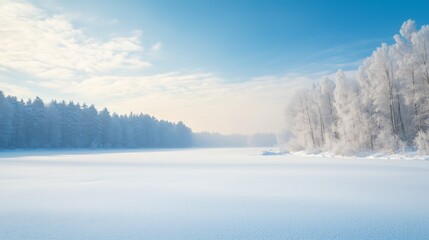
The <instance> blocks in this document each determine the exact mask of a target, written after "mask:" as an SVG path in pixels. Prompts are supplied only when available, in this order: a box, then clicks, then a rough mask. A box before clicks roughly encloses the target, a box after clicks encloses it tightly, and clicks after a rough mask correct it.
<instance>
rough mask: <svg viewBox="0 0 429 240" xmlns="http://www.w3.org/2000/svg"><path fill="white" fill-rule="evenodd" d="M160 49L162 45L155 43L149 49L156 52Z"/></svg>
mask: <svg viewBox="0 0 429 240" xmlns="http://www.w3.org/2000/svg"><path fill="white" fill-rule="evenodd" d="M161 48H162V43H161V42H157V43H155V44H154V45H152V47H151V48H150V49H151V50H152V51H154V52H156V51H159V50H161Z"/></svg>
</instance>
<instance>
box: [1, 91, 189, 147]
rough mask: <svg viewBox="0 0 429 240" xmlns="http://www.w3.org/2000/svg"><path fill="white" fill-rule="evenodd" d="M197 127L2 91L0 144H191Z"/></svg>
mask: <svg viewBox="0 0 429 240" xmlns="http://www.w3.org/2000/svg"><path fill="white" fill-rule="evenodd" d="M191 144H192V131H191V129H190V128H188V127H187V126H185V125H184V124H183V123H182V122H178V123H172V122H168V121H164V120H157V119H156V118H154V117H152V116H149V115H146V114H133V113H130V114H128V115H118V114H116V113H113V114H111V113H110V112H109V110H108V109H106V108H104V109H103V110H101V111H98V110H97V109H96V108H95V107H94V106H93V105H91V106H87V105H86V104H83V105H80V104H78V103H74V102H67V103H66V102H64V101H62V102H57V101H51V102H50V103H49V104H45V103H44V102H43V101H42V99H40V98H39V97H37V98H35V99H34V100H31V99H30V100H28V101H26V102H24V101H23V100H18V99H17V98H16V97H13V96H5V95H4V94H3V92H1V91H0V149H1V148H2V149H5V148H8V149H11V148H99V147H102V148H154V147H189V146H191Z"/></svg>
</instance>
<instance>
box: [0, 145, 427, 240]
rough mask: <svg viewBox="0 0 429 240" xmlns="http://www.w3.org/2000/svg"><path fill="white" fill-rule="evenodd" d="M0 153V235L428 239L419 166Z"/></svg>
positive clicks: (200, 152) (423, 170) (256, 155)
mask: <svg viewBox="0 0 429 240" xmlns="http://www.w3.org/2000/svg"><path fill="white" fill-rule="evenodd" d="M262 150H263V149H193V150H157V151H155V150H151V151H80V152H66V151H24V152H19V151H9V152H0V239H47V240H49V239H188V240H189V239H219V240H220V239H222V240H229V239H231V240H239V239H282V240H283V239H419V240H420V239H429V161H426V160H407V159H383V158H373V159H368V158H350V157H348V158H340V157H336V158H333V157H330V156H328V157H322V156H321V155H317V156H301V155H293V154H286V155H271V156H262V155H261V152H262Z"/></svg>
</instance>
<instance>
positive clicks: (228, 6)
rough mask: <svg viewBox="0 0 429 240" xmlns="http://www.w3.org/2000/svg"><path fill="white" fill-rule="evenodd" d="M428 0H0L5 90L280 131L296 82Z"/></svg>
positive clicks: (235, 129)
mask: <svg viewBox="0 0 429 240" xmlns="http://www.w3.org/2000/svg"><path fill="white" fill-rule="evenodd" d="M416 5H418V6H420V7H419V8H416V7H415V6H416ZM427 7H429V3H428V2H425V1H414V2H413V3H411V2H409V1H408V2H403V1H390V2H385V1H356V2H349V1H348V2H341V1H323V2H316V3H314V2H312V3H309V2H307V1H299V2H295V1H288V2H283V3H277V2H272V3H267V2H265V1H256V2H252V4H249V3H248V2H246V1H234V2H233V3H231V2H229V1H216V2H211V3H208V2H204V3H203V2H200V1H191V0H187V1H180V3H179V2H178V1H177V2H171V1H126V2H123V1H110V2H109V3H104V4H100V3H97V2H96V1H93V2H87V1H81V0H78V1H63V0H42V1H9V0H0V76H1V77H0V90H1V91H3V92H5V94H7V95H15V96H18V97H22V98H24V99H26V98H34V97H35V96H39V97H41V98H43V99H44V100H46V101H49V100H50V99H58V100H63V99H64V100H73V101H75V102H81V103H83V102H85V103H88V104H92V103H93V104H95V105H96V106H97V108H99V109H101V108H103V107H108V108H109V109H110V110H111V111H115V112H117V113H129V112H131V111H132V112H143V113H147V114H150V115H154V116H155V117H157V118H159V119H166V120H169V121H176V122H177V121H183V122H184V123H185V124H186V125H188V126H189V127H191V128H192V129H193V130H194V131H212V132H220V133H244V134H251V133H255V132H279V131H281V130H282V129H283V128H284V124H285V117H284V114H285V112H284V108H285V106H286V105H287V102H288V101H289V97H290V94H291V92H292V91H293V90H294V89H296V88H298V87H300V86H301V85H302V84H308V83H309V82H313V81H318V80H320V79H322V77H323V76H326V75H328V76H330V75H333V73H335V72H336V71H337V70H338V69H340V68H341V69H343V70H344V71H345V72H346V73H347V72H350V73H351V72H353V71H355V70H356V68H357V66H358V65H359V64H360V63H361V62H362V61H363V59H364V58H365V57H366V56H369V55H370V54H371V52H372V51H373V50H374V49H375V48H376V47H377V46H380V44H381V42H393V39H392V38H391V36H392V35H393V33H395V32H397V28H398V26H400V25H401V24H402V22H404V21H405V20H407V19H409V18H413V19H415V20H416V22H418V23H420V24H427V23H429V16H428V15H427V14H426V13H425V9H427ZM379 9H385V12H383V14H375V13H376V11H379Z"/></svg>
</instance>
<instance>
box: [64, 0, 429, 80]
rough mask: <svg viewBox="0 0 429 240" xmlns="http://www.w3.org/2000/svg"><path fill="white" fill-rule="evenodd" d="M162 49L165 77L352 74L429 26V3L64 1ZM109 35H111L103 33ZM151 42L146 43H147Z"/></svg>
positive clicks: (108, 28)
mask: <svg viewBox="0 0 429 240" xmlns="http://www.w3.org/2000/svg"><path fill="white" fill-rule="evenodd" d="M58 4H59V5H60V6H62V7H63V8H64V9H66V10H69V11H73V12H77V11H80V12H82V13H84V14H85V15H87V16H90V15H94V14H95V15H96V16H98V17H102V18H105V19H112V18H114V19H117V20H118V21H119V23H118V25H117V26H116V27H114V28H117V29H116V31H124V30H125V31H126V30H132V29H142V30H143V31H144V32H145V36H144V37H147V39H148V40H149V41H162V43H163V46H164V49H166V52H167V53H165V55H164V57H165V59H162V60H163V61H160V62H159V63H158V66H159V67H160V68H163V69H165V70H176V69H177V68H183V69H203V70H206V71H214V72H217V73H220V74H222V75H223V76H225V77H227V78H232V79H246V78H248V77H252V76H255V75H265V74H270V75H271V74H285V73H288V72H290V71H294V72H315V71H333V70H336V69H337V68H338V66H341V65H342V64H344V67H343V68H344V69H345V70H348V69H353V68H355V67H356V65H357V62H356V61H358V60H360V59H362V58H364V57H366V56H368V55H369V54H370V53H371V52H372V51H373V50H374V48H375V47H377V46H379V45H380V43H381V42H382V41H387V42H391V41H392V35H393V34H394V33H396V32H397V31H398V28H399V26H400V25H401V24H402V23H403V22H404V21H405V20H407V19H410V18H412V19H414V20H416V22H417V23H423V24H425V23H429V15H428V14H427V9H429V2H428V1H413V2H411V1H394V0H393V1H339V0H337V1H333V0H330V1H305V0H304V1H250V2H249V1H198V0H182V1H163V0H161V1H137V0H136V1H109V2H108V3H106V4H100V3H98V2H96V1H93V2H91V3H88V1H82V0H79V1H61V2H59V3H58ZM102 30H103V31H104V32H105V33H106V32H108V31H111V30H112V29H111V28H110V27H107V28H105V29H102ZM146 35H147V36H146Z"/></svg>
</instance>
